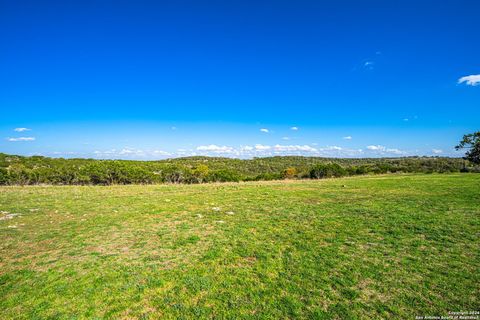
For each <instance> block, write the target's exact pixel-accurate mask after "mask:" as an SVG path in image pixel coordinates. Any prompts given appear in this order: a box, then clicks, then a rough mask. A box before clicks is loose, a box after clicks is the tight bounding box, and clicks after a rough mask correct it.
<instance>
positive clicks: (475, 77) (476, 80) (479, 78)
mask: <svg viewBox="0 0 480 320" xmlns="http://www.w3.org/2000/svg"><path fill="white" fill-rule="evenodd" d="M464 82H465V84H467V85H469V86H476V85H479V84H480V74H472V75H470V76H465V77H461V78H460V79H458V83H464Z"/></svg>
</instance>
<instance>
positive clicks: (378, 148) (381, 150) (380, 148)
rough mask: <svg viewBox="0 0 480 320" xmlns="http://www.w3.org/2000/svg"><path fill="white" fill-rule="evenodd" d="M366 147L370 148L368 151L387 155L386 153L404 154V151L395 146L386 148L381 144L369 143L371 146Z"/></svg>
mask: <svg viewBox="0 0 480 320" xmlns="http://www.w3.org/2000/svg"><path fill="white" fill-rule="evenodd" d="M367 149H368V150H370V151H374V152H376V153H378V154H380V155H388V154H394V155H402V154H406V152H405V151H402V150H400V149H397V148H387V147H385V146H381V145H371V146H367Z"/></svg>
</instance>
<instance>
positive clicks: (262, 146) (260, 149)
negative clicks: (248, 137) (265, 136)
mask: <svg viewBox="0 0 480 320" xmlns="http://www.w3.org/2000/svg"><path fill="white" fill-rule="evenodd" d="M270 149H271V147H270V146H264V145H263V144H256V145H255V150H257V151H265V150H270Z"/></svg>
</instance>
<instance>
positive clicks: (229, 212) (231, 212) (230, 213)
mask: <svg viewBox="0 0 480 320" xmlns="http://www.w3.org/2000/svg"><path fill="white" fill-rule="evenodd" d="M225 213H226V214H228V215H231V216H232V215H234V214H235V212H233V211H227V212H225Z"/></svg>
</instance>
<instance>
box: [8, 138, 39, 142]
mask: <svg viewBox="0 0 480 320" xmlns="http://www.w3.org/2000/svg"><path fill="white" fill-rule="evenodd" d="M7 140H8V141H12V142H14V141H35V137H18V138H8V139H7Z"/></svg>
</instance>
